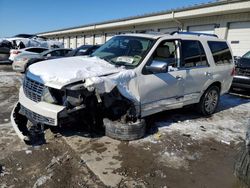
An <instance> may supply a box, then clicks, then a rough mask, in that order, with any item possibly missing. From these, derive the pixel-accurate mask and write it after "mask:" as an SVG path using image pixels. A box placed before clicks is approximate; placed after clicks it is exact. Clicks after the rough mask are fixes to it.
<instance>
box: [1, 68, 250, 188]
mask: <svg viewBox="0 0 250 188" xmlns="http://www.w3.org/2000/svg"><path fill="white" fill-rule="evenodd" d="M21 82H22V75H20V74H16V73H13V72H11V68H10V66H9V65H1V66H0V111H1V113H0V151H1V152H0V188H3V187H39V186H42V187H174V188H175V187H178V188H179V187H185V188H186V187H192V188H195V187H197V188H198V187H199V188H200V187H215V188H217V187H218V188H219V187H220V188H221V187H232V188H238V187H244V185H243V184H241V183H240V182H239V181H238V180H237V179H236V178H235V177H234V175H233V165H234V160H235V157H236V155H237V152H238V148H239V146H240V145H242V144H243V139H244V137H245V130H246V127H247V125H249V118H250V111H249V109H250V98H249V97H248V96H246V93H242V92H240V93H239V92H238V93H234V94H227V95H224V96H223V97H222V98H221V103H220V105H219V108H218V112H217V113H216V114H214V115H213V116H211V117H200V116H199V115H198V114H197V113H195V112H194V110H193V108H192V107H188V108H184V109H181V110H173V111H168V112H163V113H159V114H157V115H154V116H151V117H149V118H148V119H147V122H148V124H149V125H150V129H149V130H148V133H147V135H146V136H145V137H144V138H143V139H140V140H137V141H132V142H120V141H116V140H113V139H110V138H108V137H105V136H102V135H95V136H93V135H91V136H90V135H89V134H88V133H86V132H80V131H79V130H75V129H74V130H69V129H68V130H64V132H63V133H62V135H63V136H61V135H54V134H52V133H51V132H50V131H47V132H46V141H47V143H46V144H44V145H42V146H39V147H38V146H36V147H28V146H27V145H25V144H24V143H22V142H21V141H20V140H19V138H18V137H17V136H16V134H15V132H14V130H13V129H12V127H11V124H10V118H9V116H10V112H11V110H12V108H13V105H14V104H15V102H16V101H17V100H18V88H19V87H20V84H21Z"/></svg>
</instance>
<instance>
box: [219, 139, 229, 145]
mask: <svg viewBox="0 0 250 188" xmlns="http://www.w3.org/2000/svg"><path fill="white" fill-rule="evenodd" d="M220 142H221V143H223V144H226V145H230V142H228V141H225V140H221V141H220Z"/></svg>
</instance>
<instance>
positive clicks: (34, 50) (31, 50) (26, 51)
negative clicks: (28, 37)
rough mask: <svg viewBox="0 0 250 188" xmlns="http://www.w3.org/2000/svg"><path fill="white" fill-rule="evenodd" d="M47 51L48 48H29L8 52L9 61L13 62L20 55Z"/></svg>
mask: <svg viewBox="0 0 250 188" xmlns="http://www.w3.org/2000/svg"><path fill="white" fill-rule="evenodd" d="M46 50H48V48H41V47H29V48H24V49H18V50H16V49H12V50H10V57H9V59H10V60H11V61H14V59H15V57H16V56H17V55H20V54H39V53H42V52H44V51H46Z"/></svg>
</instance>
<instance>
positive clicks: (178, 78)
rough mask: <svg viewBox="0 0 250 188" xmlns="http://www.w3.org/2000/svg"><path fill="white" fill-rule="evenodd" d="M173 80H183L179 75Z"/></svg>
mask: <svg viewBox="0 0 250 188" xmlns="http://www.w3.org/2000/svg"><path fill="white" fill-rule="evenodd" d="M175 78H176V79H177V80H182V79H183V77H182V76H181V75H177V76H176V77H175Z"/></svg>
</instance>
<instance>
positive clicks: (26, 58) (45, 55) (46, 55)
mask: <svg viewBox="0 0 250 188" xmlns="http://www.w3.org/2000/svg"><path fill="white" fill-rule="evenodd" d="M71 51H72V49H68V48H57V49H51V50H46V51H43V52H41V53H36V54H20V55H18V56H17V57H16V58H15V59H14V62H13V64H12V68H13V70H15V71H17V72H25V71H26V69H27V68H28V66H30V65H31V64H34V63H36V62H39V61H43V60H47V59H55V58H60V57H65V55H67V54H68V53H69V52H71Z"/></svg>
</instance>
